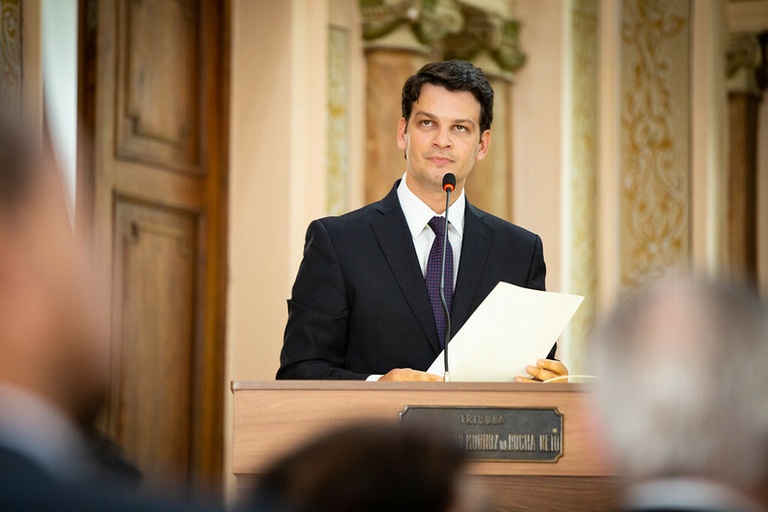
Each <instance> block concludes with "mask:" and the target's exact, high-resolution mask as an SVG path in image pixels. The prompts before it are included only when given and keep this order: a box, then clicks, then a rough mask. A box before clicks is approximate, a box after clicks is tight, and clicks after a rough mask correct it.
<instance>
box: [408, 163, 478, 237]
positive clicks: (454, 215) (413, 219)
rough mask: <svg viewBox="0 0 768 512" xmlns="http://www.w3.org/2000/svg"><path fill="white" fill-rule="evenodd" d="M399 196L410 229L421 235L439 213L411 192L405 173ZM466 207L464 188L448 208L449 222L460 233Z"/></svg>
mask: <svg viewBox="0 0 768 512" xmlns="http://www.w3.org/2000/svg"><path fill="white" fill-rule="evenodd" d="M397 198H398V199H399V200H400V207H401V208H402V209H403V213H404V214H405V221H406V222H407V223H408V230H409V231H410V232H411V236H412V237H413V238H416V237H417V236H419V234H420V233H421V232H422V231H423V230H424V227H425V226H426V225H427V223H428V222H429V221H430V220H431V219H432V217H434V216H435V215H438V214H437V213H435V212H434V211H433V210H432V208H430V207H429V206H427V203H425V202H424V201H422V200H421V199H419V197H418V196H417V195H416V194H414V193H413V192H411V189H409V188H408V185H406V183H405V174H404V175H403V179H402V180H401V181H400V185H398V187H397ZM465 207H466V198H465V196H464V189H462V190H461V194H460V195H459V197H458V199H456V201H454V202H453V204H451V207H450V208H449V209H448V222H449V224H450V225H451V226H452V227H453V228H454V229H455V230H456V231H457V232H458V234H460V235H461V234H462V233H464V210H465Z"/></svg>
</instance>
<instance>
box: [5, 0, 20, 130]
mask: <svg viewBox="0 0 768 512" xmlns="http://www.w3.org/2000/svg"><path fill="white" fill-rule="evenodd" d="M0 13H1V15H2V18H1V19H0V111H2V112H4V113H10V114H13V115H16V114H18V113H20V112H21V78H22V76H21V7H20V1H19V0H0Z"/></svg>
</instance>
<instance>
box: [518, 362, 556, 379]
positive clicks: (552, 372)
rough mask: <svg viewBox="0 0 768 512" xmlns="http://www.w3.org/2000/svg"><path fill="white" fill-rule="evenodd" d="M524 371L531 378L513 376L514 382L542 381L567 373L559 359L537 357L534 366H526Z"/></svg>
mask: <svg viewBox="0 0 768 512" xmlns="http://www.w3.org/2000/svg"><path fill="white" fill-rule="evenodd" d="M525 371H526V372H528V375H530V376H531V378H527V377H515V382H544V381H546V380H549V379H553V378H555V377H564V376H566V375H568V368H566V367H565V365H564V364H563V363H561V362H560V361H554V360H552V359H539V360H538V361H536V366H533V365H531V366H526V367H525ZM556 382H568V379H558V380H557V381H556Z"/></svg>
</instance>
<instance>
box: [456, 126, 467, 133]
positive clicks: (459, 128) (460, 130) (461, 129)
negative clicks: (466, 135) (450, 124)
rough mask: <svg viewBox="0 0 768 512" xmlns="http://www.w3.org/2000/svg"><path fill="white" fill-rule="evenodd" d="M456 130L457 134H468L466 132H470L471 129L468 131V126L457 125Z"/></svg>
mask: <svg viewBox="0 0 768 512" xmlns="http://www.w3.org/2000/svg"><path fill="white" fill-rule="evenodd" d="M454 129H455V130H456V131H457V132H466V131H468V130H469V129H468V128H467V127H466V126H462V125H460V124H457V125H456V126H454Z"/></svg>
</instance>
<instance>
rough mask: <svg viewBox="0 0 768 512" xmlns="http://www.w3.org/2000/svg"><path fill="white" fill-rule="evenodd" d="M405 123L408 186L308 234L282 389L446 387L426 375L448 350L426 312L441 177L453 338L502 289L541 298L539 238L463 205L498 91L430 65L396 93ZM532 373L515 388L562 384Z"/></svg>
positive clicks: (465, 73) (552, 369) (458, 66)
mask: <svg viewBox="0 0 768 512" xmlns="http://www.w3.org/2000/svg"><path fill="white" fill-rule="evenodd" d="M402 114H403V115H402V118H401V119H400V124H399V126H398V131H397V143H398V147H399V148H400V149H401V150H403V152H404V155H405V161H406V171H405V174H404V176H403V178H402V179H401V180H398V181H397V182H396V183H395V186H394V188H393V189H392V191H391V192H390V193H389V194H388V195H387V196H386V197H385V198H384V199H383V200H381V201H379V202H377V203H373V204H371V205H368V206H365V207H363V208H361V209H359V210H356V211H354V212H351V213H348V214H346V215H342V216H340V217H329V218H325V219H320V220H316V221H314V222H312V223H311V224H310V226H309V229H308V230H307V236H306V244H305V248H304V259H303V261H302V264H301V267H300V269H299V272H298V275H297V277H296V281H295V283H294V287H293V291H292V297H291V299H290V300H289V301H288V312H289V314H288V323H287V326H286V330H285V339H284V344H283V350H282V354H281V358H280V359H281V366H280V369H279V370H278V373H277V378H279V379H281V378H286V379H288V378H293V379H368V380H379V379H381V380H440V379H441V378H442V377H441V376H437V375H432V374H428V373H426V372H425V371H424V370H426V369H427V368H428V367H429V365H430V364H431V363H432V361H433V360H434V359H435V357H437V355H438V354H439V353H440V351H441V349H442V346H443V344H444V340H443V339H442V337H443V335H444V330H443V329H444V327H443V324H442V323H441V321H440V320H439V319H438V317H439V316H440V315H441V314H442V313H441V309H440V307H439V305H435V303H434V302H431V301H430V292H429V291H428V285H427V282H430V274H429V273H430V266H431V265H432V264H431V263H430V257H429V256H430V252H431V251H432V250H434V248H433V245H435V246H438V248H437V250H438V251H440V250H441V248H442V237H441V236H438V235H437V234H436V233H439V232H440V231H439V230H440V229H443V228H442V227H440V226H437V227H431V226H430V225H429V224H430V222H431V221H432V219H433V218H434V217H440V216H441V215H442V217H441V219H444V213H445V200H446V199H445V198H446V195H445V192H444V190H443V186H442V181H443V177H444V176H445V175H446V173H452V174H453V175H454V176H455V178H456V186H455V190H454V192H453V194H452V200H453V201H452V203H451V207H450V209H449V214H448V216H449V218H448V236H449V244H450V246H449V247H448V249H447V255H448V256H449V257H450V258H452V260H453V261H452V262H450V261H449V263H447V264H446V270H447V271H448V277H447V278H446V283H445V287H446V295H447V296H448V297H447V298H446V300H449V301H451V300H452V306H451V308H450V319H451V325H452V332H456V331H458V330H459V329H460V328H461V326H462V325H463V324H464V322H465V321H466V320H467V318H468V317H469V316H470V315H471V314H472V312H473V311H474V310H475V309H476V308H477V307H478V305H479V304H480V303H481V302H482V301H483V299H484V298H485V297H486V296H487V295H488V293H490V291H491V290H492V289H493V288H494V286H496V284H497V283H498V282H499V281H505V282H508V283H512V284H515V285H519V286H524V287H528V288H534V289H540V290H543V289H544V280H545V273H546V267H545V264H544V256H543V250H542V243H541V239H540V238H539V237H538V236H537V235H535V234H533V233H531V232H529V231H526V230H525V229H523V228H520V227H518V226H515V225H513V224H510V223H509V222H506V221H504V220H502V219H500V218H498V217H494V216H493V215H490V214H488V213H485V212H483V211H481V210H479V209H478V208H476V207H474V206H472V205H471V204H470V203H469V202H468V201H467V200H466V198H465V195H464V185H465V183H466V180H467V177H468V176H469V174H470V172H471V171H472V168H473V167H474V164H475V162H476V161H477V160H481V159H483V158H485V156H486V155H487V152H488V147H489V144H490V139H491V131H490V127H491V121H492V118H493V89H492V88H491V86H490V84H489V83H488V81H487V80H486V79H485V77H484V76H483V74H482V72H481V71H480V70H479V69H478V68H476V67H474V66H473V65H471V64H469V63H468V62H463V61H448V62H434V63H431V64H427V65H426V66H424V67H423V68H422V69H421V70H420V71H419V72H418V73H417V74H415V75H414V76H412V77H411V78H409V79H408V80H407V81H406V83H405V85H404V86H403V95H402ZM442 222H443V223H444V222H445V221H444V220H442ZM452 276H455V279H454V278H453V277H452ZM425 277H426V279H425ZM432 281H434V278H433V279H432ZM453 289H455V293H452V294H451V293H450V290H453ZM544 355H545V354H542V356H544ZM553 356H554V348H553V351H552V352H551V353H550V355H549V357H553ZM528 372H529V373H530V376H531V378H530V379H525V378H523V377H519V379H520V380H523V381H524V380H539V381H543V380H546V379H548V378H552V377H557V376H560V375H567V369H566V368H565V366H564V365H563V364H562V363H560V362H559V361H555V360H552V359H540V360H538V361H537V362H536V364H535V365H531V366H529V367H528Z"/></svg>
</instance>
